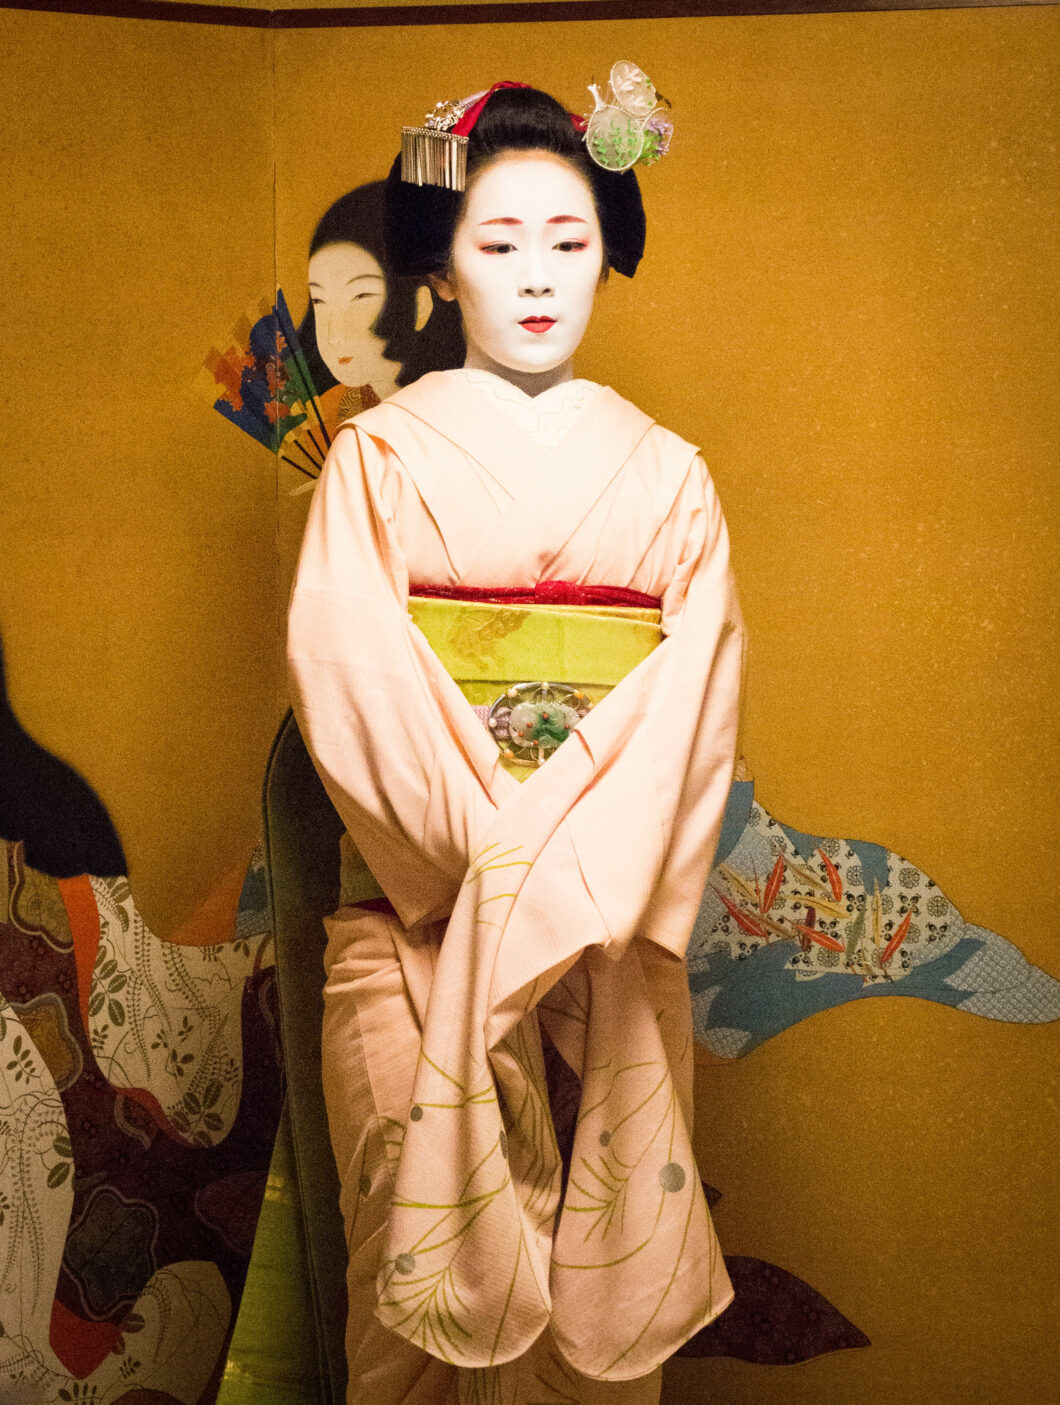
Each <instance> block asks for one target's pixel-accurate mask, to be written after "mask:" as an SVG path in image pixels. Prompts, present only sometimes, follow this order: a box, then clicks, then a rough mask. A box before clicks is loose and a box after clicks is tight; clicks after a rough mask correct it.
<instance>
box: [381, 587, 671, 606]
mask: <svg viewBox="0 0 1060 1405" xmlns="http://www.w3.org/2000/svg"><path fill="white" fill-rule="evenodd" d="M409 594H410V595H419V596H426V597H428V598H430V599H433V600H473V601H477V602H478V603H479V604H485V605H618V606H622V607H624V608H626V609H632V610H658V609H661V607H662V601H661V600H660V599H659V598H658V596H656V595H645V594H644V593H643V592H642V591H639V590H628V589H627V588H626V587H625V586H621V585H579V584H578V583H577V582H576V581H538V583H537V584H536V585H534V586H522V585H510V586H509V585H505V586H498V587H497V588H495V589H492V590H489V589H485V588H480V587H478V586H468V585H410V586H409Z"/></svg>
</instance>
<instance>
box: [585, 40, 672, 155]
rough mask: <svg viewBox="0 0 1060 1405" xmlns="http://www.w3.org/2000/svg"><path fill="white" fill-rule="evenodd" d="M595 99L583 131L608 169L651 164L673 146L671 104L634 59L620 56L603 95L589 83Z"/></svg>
mask: <svg viewBox="0 0 1060 1405" xmlns="http://www.w3.org/2000/svg"><path fill="white" fill-rule="evenodd" d="M589 91H590V92H591V93H592V95H593V99H594V101H595V103H596V108H595V110H594V111H593V112H592V113H591V114H590V116H589V120H588V124H587V127H586V132H585V145H586V149H587V150H588V152H589V155H590V156H591V157H592V159H593V160H594V161H595V162H596V164H597V165H598V166H602V167H603V168H604V170H605V171H628V170H629V169H630V167H631V166H636V165H638V164H640V165H642V166H650V165H652V163H653V162H655V161H658V159H659V157H660V156H665V155H666V153H667V151H668V150H669V149H670V140H671V138H672V137H673V131H674V123H673V117H672V116H671V114H670V104H669V102H668V101H667V99H666V98H664V97H662V96H661V95H660V94H659V93H658V92H657V91H656V89H655V85H654V83H652V81H651V79H650V78H649V77H648V75H647V74H646V73H645V72H644V70H643V69H641V68H638V67H637V65H636V64H635V63H631V62H630V61H629V60H628V59H620V60H619V61H618V63H616V64H614V65H613V67H612V69H611V75H610V78H609V80H608V85H607V88H606V89H605V90H604V92H603V93H601V92H600V89H599V87H598V85H597V84H595V83H591V84H590V85H589Z"/></svg>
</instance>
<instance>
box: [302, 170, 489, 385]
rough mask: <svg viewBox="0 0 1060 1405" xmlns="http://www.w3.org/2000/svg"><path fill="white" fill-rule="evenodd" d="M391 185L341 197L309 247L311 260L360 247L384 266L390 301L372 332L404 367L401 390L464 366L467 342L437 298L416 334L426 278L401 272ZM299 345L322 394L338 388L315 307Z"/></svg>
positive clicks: (400, 375)
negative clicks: (392, 250)
mask: <svg viewBox="0 0 1060 1405" xmlns="http://www.w3.org/2000/svg"><path fill="white" fill-rule="evenodd" d="M385 204H386V182H385V181H368V182H366V184H364V185H358V186H355V187H354V189H353V190H348V191H347V192H346V194H345V195H340V196H339V198H338V199H337V200H336V201H335V203H334V204H333V205H331V206H329V207H328V209H327V210H326V211H325V212H324V214H323V216H322V217H321V219H320V222H319V223H318V224H317V227H316V229H315V230H314V231H313V237H312V239H311V240H310V241H309V257H310V258H312V257H313V255H314V254H315V253H316V252H317V250H318V249H326V248H327V247H328V246H329V245H331V244H357V245H359V246H360V247H361V248H362V249H365V250H367V252H368V253H369V254H371V256H372V257H373V258H374V259H375V261H376V262H377V263H378V264H379V266H380V268H381V269H382V270H383V276H384V278H385V279H386V297H385V299H384V301H383V307H382V310H381V311H380V313H379V316H378V317H377V318H376V321H375V326H374V327H373V328H372V330H373V331H374V332H375V334H376V336H378V337H382V338H383V342H384V351H383V354H384V356H386V357H387V359H388V360H390V361H400V363H401V371H400V372H399V373H398V376H397V381H398V384H399V385H408V384H409V382H410V381H414V380H416V379H418V378H419V377H420V376H422V375H423V374H425V372H427V371H444V370H448V369H449V368H450V367H452V366H460V365H462V364H463V360H464V340H463V334H462V332H461V330H460V321H459V317H458V316H457V315H456V314H455V311H454V310H453V309H451V308H450V306H449V304H447V303H444V302H442V301H441V300H440V299H439V298H437V297H435V295H434V294H433V293H432V294H431V296H432V299H433V302H434V306H433V308H432V311H431V316H430V320H429V321H428V323H427V325H426V327H424V328H423V330H422V331H421V332H417V331H416V290H417V288H418V286H419V285H420V284H421V283H422V282H423V281H424V280H423V278H422V277H415V276H413V277H409V276H406V275H403V274H401V273H399V272H398V271H397V269H396V268H395V267H394V264H393V261H392V260H391V258H390V256H389V253H388V249H387V242H386V239H385V237H384V223H385V221H384V207H385ZM298 339H299V341H300V343H301V346H302V350H303V352H304V353H305V358H306V361H307V363H308V366H309V374H310V376H311V377H312V381H313V385H314V386H315V388H316V391H317V393H318V394H321V395H322V394H323V393H324V391H325V390H330V389H331V387H332V386H333V385H338V381H336V379H335V377H334V376H333V375H332V374H331V372H330V371H329V370H328V368H327V366H325V364H324V360H323V358H322V356H321V355H320V349H319V347H318V346H317V324H316V315H315V312H314V309H313V304H312V302H310V303H309V305H308V306H307V308H306V312H305V316H304V317H303V318H302V323H301V326H300V327H299V328H298Z"/></svg>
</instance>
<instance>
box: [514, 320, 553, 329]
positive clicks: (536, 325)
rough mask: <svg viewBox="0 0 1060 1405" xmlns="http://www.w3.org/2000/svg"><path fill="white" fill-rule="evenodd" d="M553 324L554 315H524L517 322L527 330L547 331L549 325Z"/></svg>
mask: <svg viewBox="0 0 1060 1405" xmlns="http://www.w3.org/2000/svg"><path fill="white" fill-rule="evenodd" d="M555 325H556V319H555V318H554V317H524V318H523V320H522V321H521V322H520V323H519V326H520V327H525V328H526V330H527V331H528V332H547V331H548V329H549V327H554V326H555Z"/></svg>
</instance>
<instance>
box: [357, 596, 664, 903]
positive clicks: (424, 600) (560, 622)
mask: <svg viewBox="0 0 1060 1405" xmlns="http://www.w3.org/2000/svg"><path fill="white" fill-rule="evenodd" d="M409 614H410V616H411V617H412V619H413V621H414V623H415V624H416V625H417V626H418V627H419V629H420V630H421V631H422V632H423V634H424V635H425V637H426V639H427V642H428V643H429V644H430V646H431V648H432V649H433V650H434V652H435V653H436V654H437V655H438V658H439V659H440V661H441V663H442V666H443V667H444V668H445V670H446V672H447V673H448V674H449V675H450V676H451V677H452V678H453V680H454V681H455V682H456V683H457V685H458V686H459V688H460V690H461V692H462V693H463V694H464V697H465V698H467V700H468V702H469V703H470V704H471V705H472V706H473V707H474V708H475V710H476V711H477V712H478V714H479V717H480V718H481V720H482V722H483V725H488V720H489V717H488V715H489V713H490V711H491V709H493V708H494V706H495V704H497V703H498V702H499V700H502V699H503V698H504V696H505V694H507V693H508V692H509V690H510V689H512V688H513V686H516V685H518V684H523V683H536V684H541V683H545V682H547V683H549V684H555V685H557V686H558V685H562V686H563V687H564V688H567V689H576V690H577V691H578V692H579V693H582V694H584V695H585V698H586V699H587V702H588V703H589V704H591V703H594V702H598V701H599V700H600V699H601V698H602V697H604V696H606V694H607V693H609V692H610V691H611V689H612V688H613V687H614V686H615V684H616V683H620V682H621V681H622V679H623V678H625V676H626V674H627V673H630V672H631V671H632V670H633V669H634V668H636V666H637V664H639V663H640V662H641V661H642V660H643V659H646V658H647V657H648V655H649V654H650V653H651V651H652V650H653V649H654V648H655V647H656V645H657V644H659V642H660V641H661V639H662V629H661V612H660V611H659V610H653V609H647V608H640V607H630V606H625V605H508V604H501V605H495V604H488V603H485V602H480V601H467V600H439V599H433V598H430V597H422V596H413V597H412V598H410V600H409ZM495 715H496V714H495ZM498 744H499V745H500V742H499V743H498ZM504 750H505V748H504V747H503V746H501V765H502V766H504V768H505V769H506V770H507V771H510V772H511V774H512V775H513V776H515V777H516V778H517V779H518V780H525V779H526V777H527V776H528V775H530V774H531V772H532V770H533V766H532V765H526V764H520V763H519V762H517V761H516V760H514V759H512V758H510V757H506V756H505V755H504ZM380 896H382V892H381V889H380V888H379V885H378V884H377V883H376V881H375V879H374V878H373V877H372V875H371V874H370V873H369V871H368V869H367V868H366V866H365V863H364V860H363V859H362V858H361V856H360V854H358V853H357V850H356V849H355V848H354V845H353V842H352V841H351V840H350V838H349V836H348V835H344V836H343V843H342V875H341V879H340V903H356V902H364V901H366V900H367V899H369V898H377V897H380Z"/></svg>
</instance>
